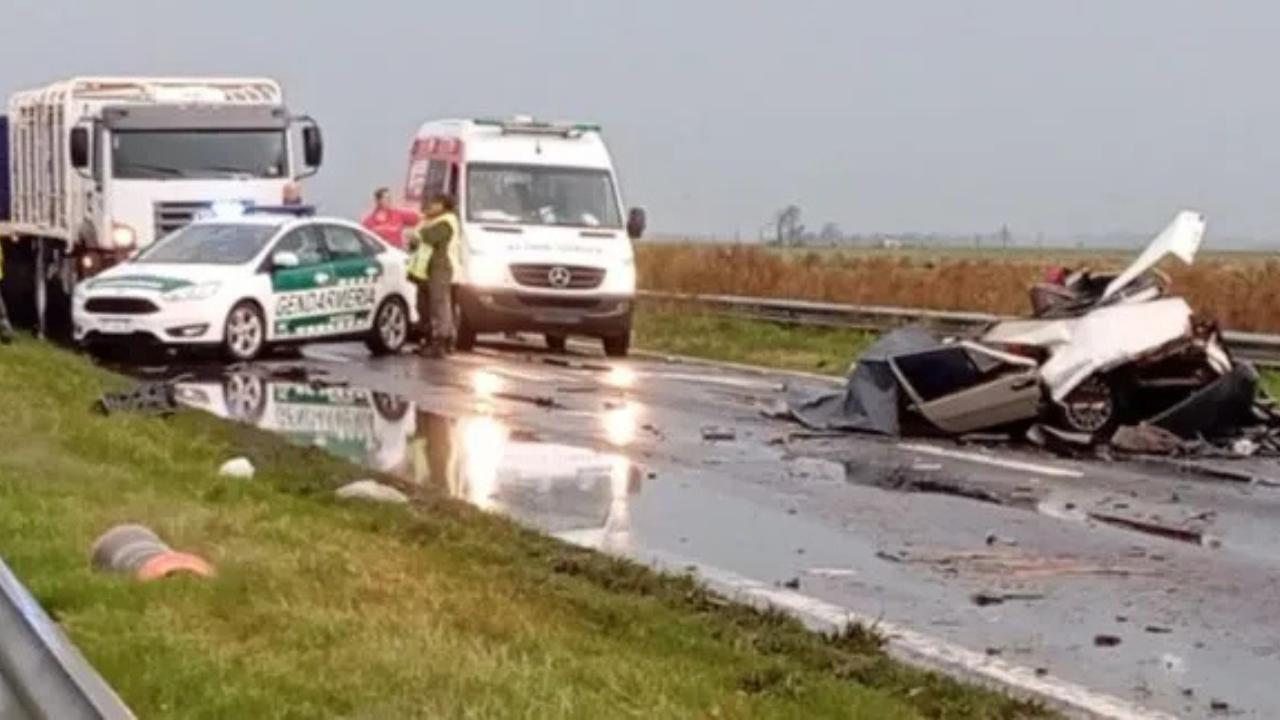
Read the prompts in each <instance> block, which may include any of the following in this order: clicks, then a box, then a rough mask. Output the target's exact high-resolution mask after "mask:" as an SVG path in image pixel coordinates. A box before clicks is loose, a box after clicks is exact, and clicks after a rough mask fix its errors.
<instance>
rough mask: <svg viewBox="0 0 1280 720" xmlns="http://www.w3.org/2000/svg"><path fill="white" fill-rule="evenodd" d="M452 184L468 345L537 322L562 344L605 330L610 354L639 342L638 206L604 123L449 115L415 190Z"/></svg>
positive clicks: (424, 153) (426, 145)
mask: <svg viewBox="0 0 1280 720" xmlns="http://www.w3.org/2000/svg"><path fill="white" fill-rule="evenodd" d="M440 192H447V193H450V194H452V195H454V196H455V197H456V198H457V200H458V218H459V220H461V222H462V244H461V246H460V253H459V254H460V262H461V265H462V267H461V268H457V269H455V275H454V283H455V287H454V289H455V291H456V292H455V296H454V297H455V302H454V307H455V310H454V312H455V315H456V319H457V334H458V349H460V350H469V349H471V347H472V346H473V345H474V344H475V339H476V335H478V334H481V333H497V332H504V333H505V332H536V333H542V334H543V335H544V336H545V337H546V341H547V345H548V347H550V348H551V349H552V350H563V349H564V347H565V342H566V340H567V339H568V337H569V336H571V335H577V336H587V337H594V338H599V339H600V340H601V341H602V342H603V344H604V350H605V353H606V354H607V355H609V356H610V357H623V356H625V355H626V354H627V351H628V350H629V348H630V346H631V316H632V310H633V306H634V303H635V292H636V267H635V252H634V248H633V246H632V243H633V241H635V240H636V239H638V238H639V237H640V236H641V235H642V234H643V233H644V224H645V215H644V211H643V210H641V209H639V208H633V209H632V210H630V211H627V212H626V213H625V214H624V211H623V207H624V205H623V203H622V194H621V192H620V189H619V187H618V180H617V177H616V175H615V173H614V170H613V161H612V160H611V159H610V157H609V151H608V149H607V148H606V147H605V144H604V140H603V139H602V137H601V135H600V128H599V127H598V126H595V125H587V124H581V123H549V122H537V121H535V120H533V119H532V118H529V117H516V118H513V119H510V120H483V119H476V120H439V121H433V122H428V123H425V124H424V125H422V127H421V128H420V129H419V130H418V134H417V136H416V137H415V138H414V142H413V145H412V147H411V149H410V151H409V170H408V174H407V177H406V179H405V187H404V197H405V200H406V201H407V202H408V203H412V204H414V205H415V206H416V205H418V204H419V203H421V202H422V199H423V198H424V197H430V196H432V195H434V194H436V193H440Z"/></svg>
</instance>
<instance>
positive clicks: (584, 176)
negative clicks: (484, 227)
mask: <svg viewBox="0 0 1280 720" xmlns="http://www.w3.org/2000/svg"><path fill="white" fill-rule="evenodd" d="M467 220H468V221H471V222H485V223H510V224H514V225H555V226H565V227H592V228H607V229H611V230H616V229H620V228H621V227H622V213H621V212H620V211H619V209H618V195H617V193H616V192H615V191H614V186H613V177H612V176H611V175H610V173H609V171H607V170H599V169H591V168H575V167H551V166H541V165H488V164H478V163H477V164H474V165H471V166H470V167H469V168H468V169H467Z"/></svg>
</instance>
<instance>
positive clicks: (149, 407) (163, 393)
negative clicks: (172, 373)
mask: <svg viewBox="0 0 1280 720" xmlns="http://www.w3.org/2000/svg"><path fill="white" fill-rule="evenodd" d="M95 409H96V410H97V411H98V412H99V413H101V414H103V415H113V414H116V413H122V412H127V413H137V414H140V415H155V416H160V417H167V416H169V415H172V414H174V413H176V412H177V411H178V400H177V396H176V394H175V392H174V389H173V384H172V383H170V382H140V383H138V384H136V385H134V386H133V388H132V389H130V390H126V391H123V392H109V393H103V395H102V398H101V399H99V400H98V402H97V403H96V404H95Z"/></svg>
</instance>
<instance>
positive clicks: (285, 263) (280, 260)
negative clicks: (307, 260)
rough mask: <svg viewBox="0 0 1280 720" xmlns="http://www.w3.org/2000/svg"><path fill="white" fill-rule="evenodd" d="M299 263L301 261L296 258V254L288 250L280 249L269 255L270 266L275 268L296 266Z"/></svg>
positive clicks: (283, 268) (281, 268) (282, 268)
mask: <svg viewBox="0 0 1280 720" xmlns="http://www.w3.org/2000/svg"><path fill="white" fill-rule="evenodd" d="M301 264H302V262H301V261H300V260H298V254H297V253H292V252H289V251H288V250H281V251H280V252H278V253H276V254H275V255H272V256H271V267H272V268H273V269H275V270H286V269H288V268H296V267H298V266H299V265H301Z"/></svg>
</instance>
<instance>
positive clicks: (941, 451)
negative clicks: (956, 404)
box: [898, 442, 1084, 478]
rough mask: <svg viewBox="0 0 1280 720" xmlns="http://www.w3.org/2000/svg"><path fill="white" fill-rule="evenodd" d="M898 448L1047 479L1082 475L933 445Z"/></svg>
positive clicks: (900, 445) (912, 445)
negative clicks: (1046, 476)
mask: <svg viewBox="0 0 1280 720" xmlns="http://www.w3.org/2000/svg"><path fill="white" fill-rule="evenodd" d="M898 447H899V448H901V449H903V450H908V451H910V452H918V453H922V454H924V455H934V456H936V457H945V458H951V459H953V460H967V461H968V462H973V463H980V464H983V465H991V466H993V467H999V468H1004V469H1006V470H1021V471H1022V472H1029V473H1036V474H1039V475H1048V476H1049V477H1069V478H1081V477H1084V473H1082V472H1080V471H1078V470H1071V469H1068V468H1063V467H1055V466H1053V465H1041V464H1039V463H1030V462H1021V461H1018V460H1005V459H1002V458H998V457H991V456H990V455H982V454H980V453H972V452H965V451H963V450H948V449H946V448H940V447H935V446H933V445H920V444H917V443H901V442H900V443H898Z"/></svg>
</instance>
